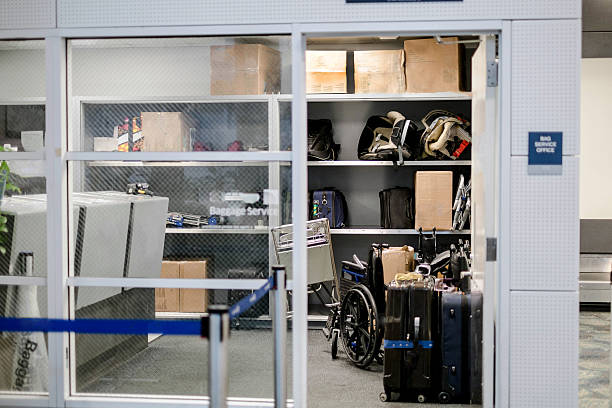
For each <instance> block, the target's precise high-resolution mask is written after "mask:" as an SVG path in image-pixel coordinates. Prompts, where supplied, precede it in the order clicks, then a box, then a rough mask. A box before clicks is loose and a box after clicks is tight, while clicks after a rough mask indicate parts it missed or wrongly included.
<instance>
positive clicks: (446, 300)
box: [438, 292, 470, 403]
mask: <svg viewBox="0 0 612 408" xmlns="http://www.w3.org/2000/svg"><path fill="white" fill-rule="evenodd" d="M468 296H469V295H465V294H463V293H461V292H440V352H441V353H440V356H441V363H442V370H441V373H440V393H439V394H438V401H439V402H441V403H449V402H452V403H464V402H468V401H469V375H468V373H469V364H468V350H467V348H468V343H469V333H468V326H469V319H470V309H469V305H468Z"/></svg>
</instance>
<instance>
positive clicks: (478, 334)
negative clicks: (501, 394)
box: [465, 291, 482, 404]
mask: <svg viewBox="0 0 612 408" xmlns="http://www.w3.org/2000/svg"><path fill="white" fill-rule="evenodd" d="M465 296H466V297H467V299H468V308H469V311H470V319H469V325H468V330H469V344H468V352H467V357H468V361H469V365H470V377H469V378H470V403H472V404H482V292H480V291H473V292H471V293H468V294H467V295H465Z"/></svg>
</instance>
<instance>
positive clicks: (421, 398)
mask: <svg viewBox="0 0 612 408" xmlns="http://www.w3.org/2000/svg"><path fill="white" fill-rule="evenodd" d="M426 399H427V398H425V396H424V395H423V394H420V395H419V396H418V397H417V401H418V402H419V403H421V404H422V403H424V402H425V400H426Z"/></svg>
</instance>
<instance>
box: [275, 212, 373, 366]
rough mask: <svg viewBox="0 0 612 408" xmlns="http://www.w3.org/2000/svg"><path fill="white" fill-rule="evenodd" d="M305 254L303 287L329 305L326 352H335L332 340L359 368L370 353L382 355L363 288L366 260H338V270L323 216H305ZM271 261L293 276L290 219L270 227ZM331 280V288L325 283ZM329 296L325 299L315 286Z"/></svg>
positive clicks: (369, 295)
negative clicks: (305, 271) (339, 269)
mask: <svg viewBox="0 0 612 408" xmlns="http://www.w3.org/2000/svg"><path fill="white" fill-rule="evenodd" d="M306 230H307V239H306V242H307V243H306V245H307V258H308V277H307V283H308V287H309V293H314V294H315V295H316V296H317V297H318V299H319V300H320V301H321V303H322V304H324V305H325V306H326V307H327V308H328V309H329V316H328V319H327V323H326V326H325V328H324V329H323V332H324V334H325V336H326V338H327V339H328V341H330V342H331V355H332V358H333V359H335V358H337V353H338V341H340V343H341V344H342V348H343V349H344V351H345V353H346V355H347V356H348V358H349V359H350V360H351V362H352V363H353V364H355V365H356V366H358V367H361V368H365V367H367V366H369V365H370V363H371V362H372V360H373V359H374V358H376V359H377V360H379V362H381V361H382V359H381V354H380V344H381V341H382V327H383V325H382V323H381V322H380V321H379V315H378V310H377V307H376V301H375V299H374V296H373V295H372V292H371V290H370V289H369V288H368V286H370V285H369V284H368V274H367V271H368V266H367V263H365V262H363V261H361V260H359V259H358V258H357V257H354V261H355V262H348V261H345V262H343V263H342V274H341V275H339V274H338V273H337V271H336V266H335V261H334V253H333V248H332V242H331V234H330V230H329V222H328V220H327V219H326V218H323V219H318V220H312V221H308V222H307V227H306ZM272 237H273V241H274V249H275V252H276V257H277V261H278V263H279V264H281V265H285V266H286V270H287V279H291V277H292V276H293V270H292V259H293V225H291V224H289V225H282V226H280V227H276V228H272ZM327 282H332V290H331V292H330V291H329V290H328V289H327V288H326V286H325V283H327ZM321 290H323V291H325V292H326V293H327V295H328V297H329V298H330V299H331V303H327V302H325V301H324V299H323V298H322V296H321V294H320V292H321Z"/></svg>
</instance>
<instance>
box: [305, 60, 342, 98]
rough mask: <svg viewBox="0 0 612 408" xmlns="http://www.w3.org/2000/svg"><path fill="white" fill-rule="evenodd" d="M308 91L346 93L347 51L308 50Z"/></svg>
mask: <svg viewBox="0 0 612 408" xmlns="http://www.w3.org/2000/svg"><path fill="white" fill-rule="evenodd" d="M306 93H346V51H306Z"/></svg>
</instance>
